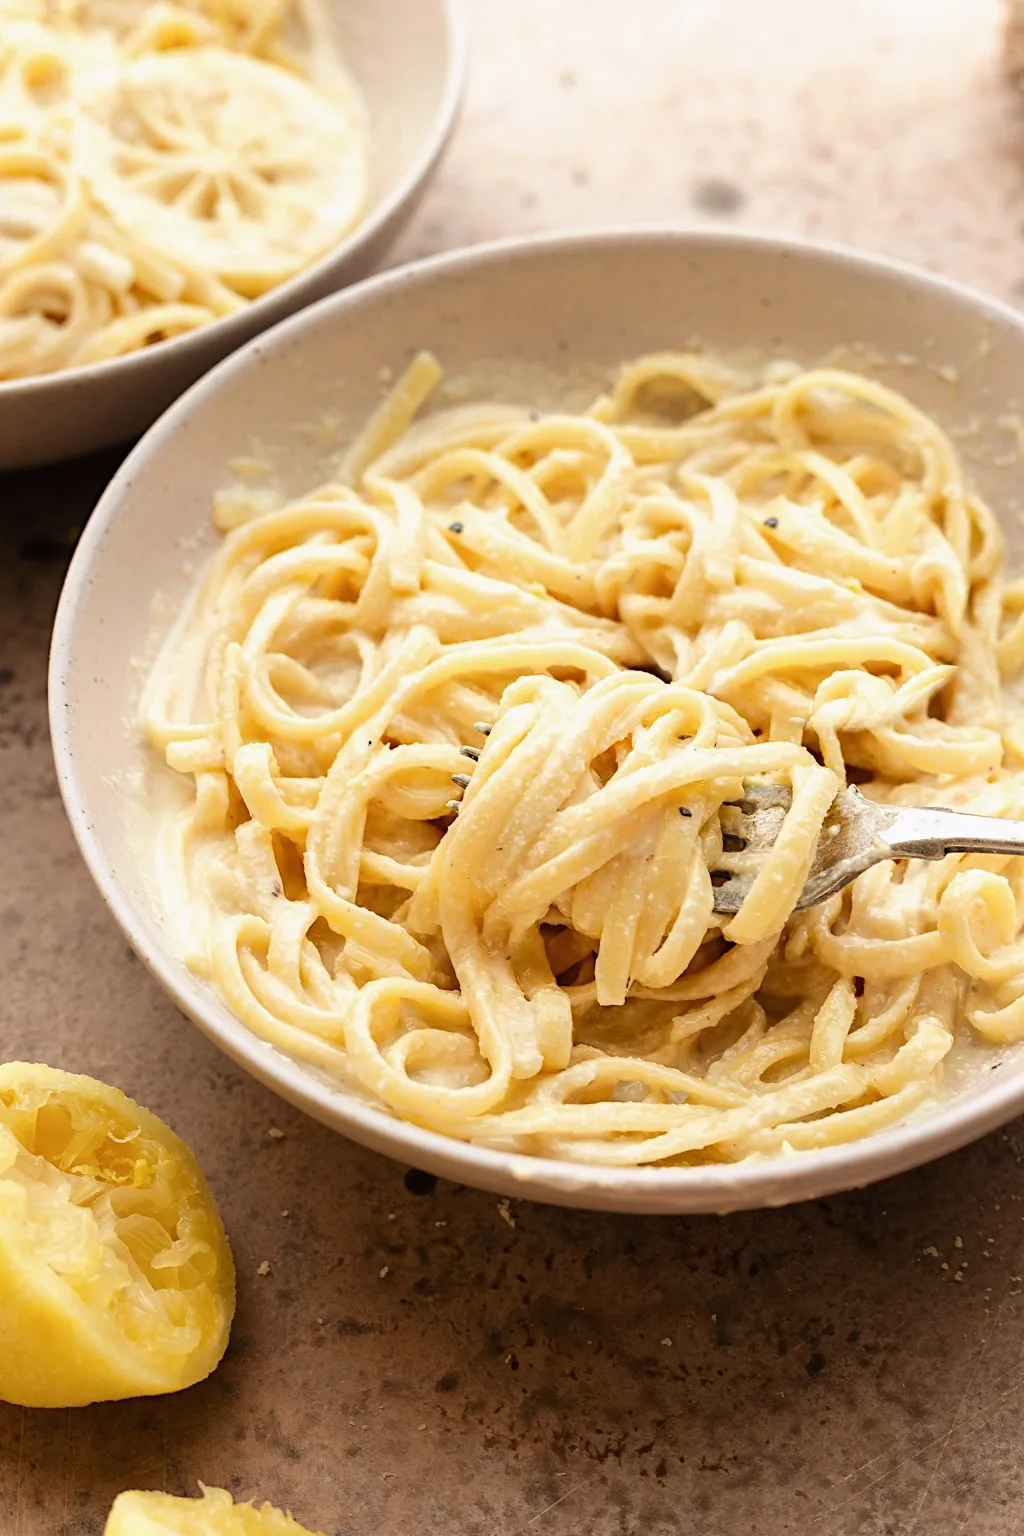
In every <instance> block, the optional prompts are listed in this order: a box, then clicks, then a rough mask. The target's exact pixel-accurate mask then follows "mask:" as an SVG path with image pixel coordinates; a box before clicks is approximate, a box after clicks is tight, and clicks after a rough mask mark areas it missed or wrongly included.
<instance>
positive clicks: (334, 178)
mask: <svg viewBox="0 0 1024 1536" xmlns="http://www.w3.org/2000/svg"><path fill="white" fill-rule="evenodd" d="M82 101H83V105H84V106H85V109H86V110H85V111H84V112H83V113H82V114H81V115H80V117H79V119H78V120H77V121H76V124H75V130H74V154H73V159H74V163H75V164H76V165H77V166H78V168H79V169H80V172H81V174H82V176H83V178H85V179H86V180H87V181H88V182H89V185H90V186H91V188H92V191H93V194H94V196H95V197H96V198H97V200H98V201H99V202H100V203H101V204H103V206H104V207H105V208H106V209H107V211H108V212H109V213H110V214H111V216H112V217H113V218H114V219H115V220H116V221H117V223H118V224H120V225H121V227H122V228H123V229H125V230H127V231H128V233H129V234H131V235H133V236H134V237H135V238H136V239H138V240H141V241H143V242H144V243H145V244H146V245H147V246H152V247H154V248H156V249H158V250H160V251H162V252H163V253H164V254H165V255H166V256H169V257H170V258H171V259H172V260H175V261H178V262H180V263H181V264H182V265H183V266H185V267H186V268H190V269H192V270H200V271H203V272H207V273H212V274H214V275H215V276H217V277H219V278H220V279H221V280H222V281H223V282H225V283H227V284H229V285H230V286H231V287H233V288H234V289H235V290H236V291H237V292H238V293H241V294H243V295H244V296H245V297H247V298H255V297H257V296H258V295H259V294H261V293H264V292H266V290H267V289H269V288H272V287H274V286H275V285H276V284H277V283H281V282H283V281H285V279H286V278H288V277H291V276H293V275H294V273H296V272H297V271H299V270H301V268H303V267H305V266H308V265H309V263H310V262H311V261H312V260H314V259H315V257H317V256H318V255H320V253H321V252H322V251H324V250H326V249H327V247H328V246H330V245H332V244H334V243H335V242H336V241H337V240H339V239H340V238H341V236H342V235H343V234H344V233H345V232H346V230H348V229H349V228H350V227H351V225H352V224H353V223H354V222H355V220H356V218H357V217H358V215H359V213H360V211H361V209H362V205H363V200H364V197H365V189H366V169H365V153H364V147H363V139H362V134H361V131H360V124H359V122H358V118H357V114H356V112H355V108H354V107H353V108H352V109H351V110H348V109H347V108H346V106H345V104H344V103H343V102H342V101H340V100H338V101H335V100H334V99H328V98H327V97H326V96H323V95H320V94H319V93H318V92H317V91H315V90H314V89H313V88H312V87H311V86H309V85H307V84H306V83H305V81H303V80H300V79H299V78H298V77H297V76H295V75H292V74H290V73H288V71H286V70H284V69H281V68H279V67H278V66H277V65H275V64H267V63H264V62H262V61H261V60H259V59H253V58H249V57H247V56H244V55H241V54H235V53H229V52H228V51H226V50H225V49H222V48H212V47H208V48H182V49H177V50H174V51H171V52H167V53H154V54H145V55H143V56H142V57H140V58H136V59H132V60H130V61H129V62H127V63H125V64H121V65H118V66H117V67H111V68H107V69H104V70H97V71H95V72H94V73H93V74H92V76H91V77H90V79H89V80H88V81H87V82H86V83H85V84H84V85H83V87H82Z"/></svg>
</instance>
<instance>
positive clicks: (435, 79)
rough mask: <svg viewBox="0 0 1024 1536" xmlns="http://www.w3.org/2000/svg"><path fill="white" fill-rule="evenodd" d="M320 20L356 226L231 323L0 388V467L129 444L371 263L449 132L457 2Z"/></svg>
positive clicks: (412, 202)
mask: <svg viewBox="0 0 1024 1536" xmlns="http://www.w3.org/2000/svg"><path fill="white" fill-rule="evenodd" d="M330 14H331V18H332V23H333V28H334V32H335V35H336V37H337V42H338V48H339V50H340V53H341V57H342V58H343V59H344V61H345V64H346V66H347V68H348V70H349V72H350V73H351V75H352V77H353V78H354V80H355V81H356V83H357V85H358V86H359V89H360V91H361V93H362V96H363V100H364V101H365V103H366V107H367V113H368V117H369V123H370V188H369V199H368V204H367V209H366V213H365V216H364V217H363V219H362V221H361V222H360V223H359V224H358V225H357V226H356V227H355V229H354V230H353V231H352V233H351V234H350V235H349V236H348V237H347V238H346V239H344V240H343V241H341V243H340V244H339V245H337V246H335V247H334V248H333V249H332V250H330V251H328V253H327V254H326V255H325V256H322V257H321V258H320V260H319V261H317V262H315V263H314V265H313V266H311V267H308V268H307V269H306V270H305V271H304V272H300V273H299V275H298V276H297V277H293V278H291V279H290V281H288V282H286V283H282V284H281V286H280V287H279V288H274V289H272V290H271V292H270V293H267V294H265V295H264V296H263V297H262V298H260V299H257V300H256V301H255V303H253V304H251V305H249V306H248V308H246V309H244V310H242V311H240V312H239V313H238V314H235V315H229V316H227V317H226V318H225V319H223V320H216V321H214V322H213V323H212V324H211V325H207V326H204V327H202V329H200V330H198V331H192V332H189V333H188V334H187V335H185V336H179V337H176V338H174V339H173V340H171V341H166V342H162V343H161V344H160V345H159V346H155V347H149V348H146V349H145V350H143V351H141V352H135V353H132V354H131V355H130V356H128V357H123V358H117V359H115V360H114V361H112V362H108V363H99V364H95V365H93V366H91V367H88V368H74V369H69V370H68V371H67V372H66V373H52V374H42V375H40V376H39V377H38V378H32V379H24V380H21V379H14V380H5V381H2V382H0V470H4V469H16V468H19V467H24V466H28V465H34V464H50V463H54V462H56V461H58V460H60V459H70V458H74V457H75V455H77V454H82V453H90V452H92V451H93V450H94V449H98V448H104V447H106V446H108V445H109V444H111V443H121V442H127V441H128V440H129V439H131V438H133V437H137V436H138V435H139V433H140V432H143V431H144V430H145V429H146V427H148V426H149V425H150V423H151V422H153V421H155V420H156V418H157V416H159V414H160V412H161V411H163V410H165V409H166V407H167V406H169V405H170V403H171V401H172V400H175V399H177V397H178V395H180V394H181V392H182V390H184V389H187V388H188V386H189V385H190V384H192V383H194V382H195V380H196V379H198V378H199V377H200V376H201V375H202V374H204V373H205V372H206V371H207V369H208V368H210V367H212V366H213V364H214V363H217V362H219V361H220V359H221V358H222V357H226V356H227V354H228V353H229V352H232V351H234V349H235V348H236V347H238V346H240V345H241V343H242V342H244V341H248V340H249V338H250V337H251V336H255V335H256V334H257V333H258V332H260V331H263V330H266V329H267V327H268V326H272V325H274V324H276V323H277V321H279V320H283V319H284V318H285V316H287V315H291V314H294V313H295V311H296V310H298V309H302V308H303V307H304V306H305V305H307V304H311V303H313V301H314V300H316V299H322V298H323V297H324V295H325V294H328V293H333V292H335V290H336V289H338V288H342V287H344V286H345V284H347V283H351V282H354V281H356V279H358V278H361V277H364V276H365V275H366V274H367V273H368V272H371V271H372V270H373V268H374V267H375V266H376V265H378V263H379V262H380V259H381V257H382V256H383V255H384V254H385V252H386V251H387V248H388V246H389V245H391V243H392V242H393V241H394V240H395V238H396V237H397V235H398V234H399V233H400V231H401V229H402V228H403V226H404V225H405V223H406V222H407V220H408V219H409V217H410V215H411V214H412V213H413V211H414V209H415V207H416V205H417V203H418V201H419V199H420V197H421V195H422V194H423V192H424V190H425V189H426V186H427V183H428V182H429V179H430V176H431V174H432V172H433V170H434V168H435V166H436V165H437V162H438V160H439V159H440V156H441V152H442V150H443V149H444V147H445V144H446V143H447V141H448V138H449V136H450V134H451V131H452V128H453V126H454V124H455V118H456V115H457V112H458V107H459V102H460V100H461V96H462V87H463V81H464V78H465V62H466V46H465V34H464V27H463V14H462V0H330Z"/></svg>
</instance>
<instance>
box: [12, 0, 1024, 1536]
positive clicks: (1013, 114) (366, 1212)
mask: <svg viewBox="0 0 1024 1536" xmlns="http://www.w3.org/2000/svg"><path fill="white" fill-rule="evenodd" d="M469 9H470V11H471V13H472V31H473V34H474V37H473V43H474V48H473V72H472V83H471V87H470V91H469V98H468V102H467V106H466V111H465V113H464V116H463V118H462V122H461V126H460V128H459V131H458V135H457V137H456V140H455V142H454V144H453V146H452V148H451V151H450V153H449V155H448V158H447V161H446V163H445V165H444V167H443V170H442V172H441V175H440V177H439V178H438V180H437V182H436V184H435V185H434V188H433V190H432V191H431V193H430V195H429V196H428V198H427V200H426V201H425V202H424V204H423V206H422V208H421V210H420V212H419V215H418V216H417V219H416V221H415V223H414V225H413V226H412V227H411V229H410V230H409V231H408V233H407V234H406V236H405V237H404V239H403V241H402V243H401V245H400V247H399V248H398V249H397V250H396V252H395V253H394V259H396V260H397V259H402V258H409V257H413V256H418V255H421V254H423V253H425V252H428V251H434V250H438V249H440V248H442V247H445V246H451V245H458V244H462V243H465V242H469V241H476V240H481V239H485V238H489V237H492V236H496V235H501V234H508V233H515V232H520V231H530V230H539V229H546V228H551V227H554V226H556V225H558V224H571V225H583V224H597V223H625V222H631V221H638V220H655V219H662V218H671V219H673V220H684V221H690V222H692V223H695V224H704V223H707V222H708V221H709V220H713V219H718V220H724V221H727V222H731V223H733V224H735V225H737V226H741V227H751V228H769V229H777V230H789V231H797V232H799V233H801V234H806V235H812V236H821V237H828V238H833V239H840V240H844V241H850V242H855V243H858V244H861V245H864V246H867V247H871V248H873V249H875V250H880V251H885V252H888V253H892V254H896V255H899V256H902V257H905V258H909V259H911V260H914V261H917V262H920V263H922V264H924V265H926V266H930V267H933V268H936V269H938V270H941V271H944V272H948V273H951V274H953V275H955V276H957V277H960V278H964V279H967V280H969V281H970V282H972V283H975V284H977V285H979V286H981V287H984V288H987V289H989V290H990V291H993V292H995V293H998V294H1000V295H1002V296H1003V297H1006V298H1009V299H1011V300H1020V301H1024V234H1022V221H1024V104H1022V103H1021V102H1020V101H1018V99H1017V97H1016V96H1015V94H1014V93H1013V92H1012V91H1011V90H1010V89H1009V88H1008V87H1006V86H1005V85H1004V84H1003V82H1002V80H1001V78H1000V72H999V12H998V6H997V0H631V3H630V4H628V5H627V4H625V3H623V0H469ZM116 462H117V455H106V456H104V457H102V458H99V459H96V460H93V461H89V462H85V463H80V464H75V465H69V466H65V467H64V468H61V469H58V470H53V471H48V472H43V473H37V474H25V475H20V476H16V477H8V478H7V479H6V480H2V479H0V541H2V556H0V786H2V790H0V850H2V851H0V859H2V867H3V880H2V882H0V978H2V985H0V1020H2V1026H0V1027H2V1048H3V1052H4V1053H5V1054H6V1055H8V1056H17V1055H23V1056H28V1057H32V1058H45V1059H47V1060H49V1061H51V1062H54V1063H55V1064H59V1065H63V1066H67V1067H71V1068H75V1069H77V1070H81V1071H85V1072H90V1073H93V1074H95V1075H97V1076H99V1077H102V1078H106V1079H108V1080H110V1081H113V1082H117V1083H119V1084H120V1085H121V1086H123V1087H124V1088H125V1089H127V1090H128V1092H130V1093H132V1094H134V1095H135V1096H136V1097H138V1098H139V1099H141V1100H142V1101H143V1102H145V1103H146V1104H148V1105H150V1106H151V1107H152V1108H153V1109H154V1110H156V1111H157V1112H158V1113H160V1114H161V1115H163V1116H164V1117H165V1118H166V1119H168V1120H169V1121H171V1122H172V1124H173V1125H174V1126H175V1127H176V1128H177V1129H178V1130H179V1131H180V1132H181V1133H182V1134H183V1135H184V1136H186V1137H187V1138H188V1139H189V1140H190V1141H191V1143H192V1144H193V1146H194V1147H195V1148H196V1150H197V1152H198V1153H199V1156H200V1158H201V1160H202V1162H203V1164H204V1165H205V1167H206V1169H207V1171H208V1173H209V1175H210V1178H211V1180H212V1182H213V1184H214V1186H215V1188H216V1190H217V1193H218V1195H219V1197H220V1200H221V1203H222V1206H223V1210H224V1215H225V1219H226V1221H227V1225H228V1228H229V1231H230V1234H231V1238H232V1241H233V1244H234V1249H235V1253H236V1256H237V1260H238V1267H239V1274H240V1296H239V1311H238V1318H237V1322H236V1325H235V1331H234V1337H233V1340H232V1344H231V1347H230V1350H229V1352H228V1355H227V1358H226V1360H225V1363H224V1365H223V1366H222V1367H221V1369H220V1370H219V1371H218V1372H217V1373H216V1375H215V1376H214V1377H213V1378H212V1379H211V1380H210V1381H209V1382H207V1383H205V1384H204V1385H202V1386H199V1387H196V1388H194V1389H193V1390H192V1391H189V1392H185V1393H182V1394H181V1395H179V1396H177V1397H171V1398H161V1399H155V1400H152V1401H148V1402H130V1403H125V1404H122V1405H116V1406H107V1407H99V1408H93V1409H88V1410H76V1411H72V1412H60V1413H44V1412H22V1411H20V1410H18V1409H13V1408H0V1536H99V1533H100V1531H101V1529H102V1523H103V1518H104V1515H105V1512H106V1510H107V1508H108V1506H109V1503H110V1501H111V1499H112V1498H113V1496H114V1495H115V1494H116V1493H117V1492H118V1491H119V1490H120V1489H122V1488H125V1487H139V1486H141V1487H158V1488H163V1489H167V1490H169V1491H171V1492H178V1493H184V1492H186V1491H189V1490H194V1488H195V1483H196V1479H198V1478H201V1479H203V1480H204V1481H206V1482H208V1483H218V1484H223V1485H225V1486H227V1487H228V1488H230V1489H232V1490H235V1491H236V1492H241V1493H244V1494H245V1495H247V1496H248V1495H253V1494H255V1495H259V1496H262V1497H268V1498H272V1499H274V1500H275V1501H276V1502H279V1503H281V1504H288V1505H290V1506H291V1507H292V1508H293V1509H294V1511H295V1513H296V1514H297V1515H298V1516H299V1517H300V1518H301V1519H302V1520H303V1521H304V1522H305V1523H307V1524H308V1525H310V1526H312V1527H314V1528H317V1529H321V1530H323V1531H324V1532H326V1533H327V1536H405V1533H408V1536H414V1533H419V1532H421V1531H424V1530H430V1531H437V1532H443V1533H445V1536H517V1533H519V1536H532V1533H536V1536H569V1533H573V1536H576V1533H581V1536H634V1533H635V1536H662V1533H664V1536H668V1533H669V1532H676V1531H679V1530H683V1531H687V1530H694V1531H697V1532H701V1533H708V1536H733V1533H736V1536H740V1533H743V1536H746V1533H747V1532H748V1531H750V1530H751V1529H756V1530H757V1531H758V1532H760V1533H763V1536H781V1533H783V1532H797V1531H799V1532H805V1531H808V1530H814V1531H816V1532H820V1533H821V1536H873V1533H879V1536H881V1533H887V1536H917V1533H925V1532H927V1533H928V1536H960V1533H967V1536H1008V1533H1012V1532H1017V1531H1024V1502H1022V1495H1024V1418H1022V1412H1021V1409H1022V1406H1024V1294H1022V1292H1024V1280H1022V1274H1024V1166H1022V1160H1024V1126H1022V1125H1021V1124H1020V1123H1018V1124H1017V1125H1011V1126H1009V1127H1008V1128H1007V1129H1006V1130H1005V1131H1004V1132H1002V1133H998V1134H996V1135H993V1136H990V1137H989V1138H988V1139H987V1140H985V1141H983V1142H980V1143H979V1144H978V1145H976V1146H974V1147H971V1148H968V1149H967V1150H966V1151H964V1152H961V1153H959V1154H957V1155H956V1156H953V1157H949V1158H946V1159H945V1160H944V1161H942V1162H940V1163H937V1164H934V1165H933V1166H932V1167H930V1168H927V1169H923V1170H921V1171H919V1172H917V1173H913V1174H910V1175H908V1176H906V1177H903V1178H900V1179H897V1180H894V1181H892V1182H890V1183H888V1184H885V1185H881V1186H878V1187H876V1188H874V1189H872V1190H868V1191H866V1192H864V1193H860V1194H854V1195H848V1196H845V1197H842V1198H837V1199H832V1200H827V1201H821V1202H818V1203H816V1204H813V1205H804V1206H799V1207H795V1208H793V1209H790V1210H785V1211H776V1212H770V1213H766V1214H751V1215H743V1216H734V1217H730V1218H727V1219H720V1220H716V1219H703V1218H702V1219H696V1220H693V1219H689V1220H688V1219H678V1220H668V1219H657V1218H652V1219H626V1218H613V1217H605V1216H596V1215H586V1214H579V1213H572V1212H564V1211H558V1210H553V1209H548V1208H545V1207H542V1206H536V1205H529V1204H524V1203H518V1204H517V1203H515V1202H513V1203H512V1204H511V1206H508V1205H504V1204H500V1203H499V1202H498V1201H496V1200H495V1198H494V1197H493V1196H488V1195H482V1194H478V1193H476V1192H474V1191H472V1190H468V1189H460V1188H456V1187H454V1186H451V1185H446V1184H443V1183H441V1184H435V1182H434V1181H433V1180H432V1179H429V1178H426V1177H425V1176H423V1175H417V1174H416V1173H415V1172H410V1171H408V1170H406V1169H404V1168H402V1167H398V1166H395V1165H394V1164H392V1163H389V1162H385V1161H383V1160H382V1159H381V1158H378V1157H376V1156H373V1155H371V1154H370V1153H367V1152H363V1151H361V1150H359V1149H358V1148H356V1147H353V1146H350V1145H349V1144H348V1143H347V1142H345V1141H343V1140H342V1139H341V1138H340V1137H337V1136H335V1135H333V1134H331V1133H330V1132H329V1131H327V1130H325V1129H323V1128H322V1127H320V1126H317V1125H315V1124H313V1123H312V1122H311V1121H307V1120H305V1119H303V1118H302V1117H301V1116H300V1115H299V1114H297V1113H296V1112H294V1111H292V1110H291V1109H289V1108H287V1107H286V1106H284V1105H282V1104H280V1103H279V1102H277V1101H276V1100H275V1099H274V1098H273V1097H272V1096H271V1095H270V1094H269V1093H267V1092H265V1091H264V1090H263V1089H262V1088H259V1087H257V1086H256V1084H255V1083H253V1082H250V1081H249V1080H248V1079H247V1078H246V1077H244V1076H243V1075H242V1074H241V1073H240V1072H239V1071H238V1070H237V1069H235V1068H234V1067H233V1066H231V1065H230V1063H229V1062H228V1061H227V1060H226V1059H224V1058H223V1057H222V1056H221V1055H219V1054H218V1052H217V1051H216V1050H215V1049H214V1047H213V1046H212V1045H210V1044H208V1043H207V1042H206V1041H205V1040H204V1039H203V1038H202V1037H201V1036H200V1035H199V1034H198V1032H197V1031H196V1030H195V1029H194V1028H193V1027H192V1026H191V1025H189V1024H188V1023H187V1022H186V1021H185V1019H184V1018H183V1017H182V1016H181V1015H180V1014H179V1013H178V1012H177V1011H176V1009H175V1007H174V1006H173V1005H172V1004H171V1003H170V1002H169V1001H168V1000H167V999H166V998H165V997H164V996H163V995H162V994H161V993H160V991H159V990H158V989H157V987H156V985H155V983H154V982H153V981H151V980H150V979H149V977H148V976H147V975H146V973H145V972H144V971H143V969H142V967H141V966H140V965H139V964H138V963H137V962H136V961H135V960H134V959H133V957H132V955H131V954H130V953H129V951H128V950H127V949H126V947H125V944H124V941H123V940H122V938H121V937H120V935H119V933H118V931H117V930H116V929H115V927H114V924H113V922H112V920H111V919H110V917H109V916H108V915H107V912H106V909H105V908H104V906H103V903H102V902H101V900H100V898H99V896H98V895H97V893H96V891H95V890H94V889H93V886H92V883H91V880H90V878H89V876H88V874H87V873H86V871H85V869H84V867H83V865H82V864H81V862H80V860H79V857H78V854H77V852H76V850H75V848H74V845H73V843H72V839H71V835H70V833H69V831H68V828H67V826H66V824H65V820H64V816H63V813H62V810H61V806H60V801H59V798H58V795H57V789H56V785H55V782H54V774H53V769H52V766H51V761H50V753H49V746H48V741H47V730H46V715H45V671H46V651H47V642H48V636H49V627H50V621H51V617H52V614H53V609H54V605H55V603H56V600H57V594H58V590H59V587H60V583H61V578H62V575H63V571H64V567H65V564H66V561H67V558H68V555H69V553H70V550H71V548H72V545H73V542H74V539H75V535H76V531H77V529H78V528H79V527H80V525H81V523H82V522H83V520H84V519H85V517H86V516H87V515H88V512H89V509H90V507H91V506H92V505H93V503H94V501H95V499H96V497H97V495H98V493H99V491H100V490H101V488H102V486H103V484H104V482H105V480H106V479H107V478H108V476H109V475H110V473H111V471H112V470H113V468H114V466H115V464H116ZM271 1127H274V1128H275V1129H280V1130H281V1131H283V1132H284V1135H283V1137H277V1136H276V1135H275V1136H269V1135H268V1131H269V1130H270V1128H271ZM264 1261H266V1262H267V1264H268V1265H269V1272H268V1273H265V1274H262V1275H261V1274H260V1273H259V1271H260V1270H261V1268H262V1266H263V1265H264Z"/></svg>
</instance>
